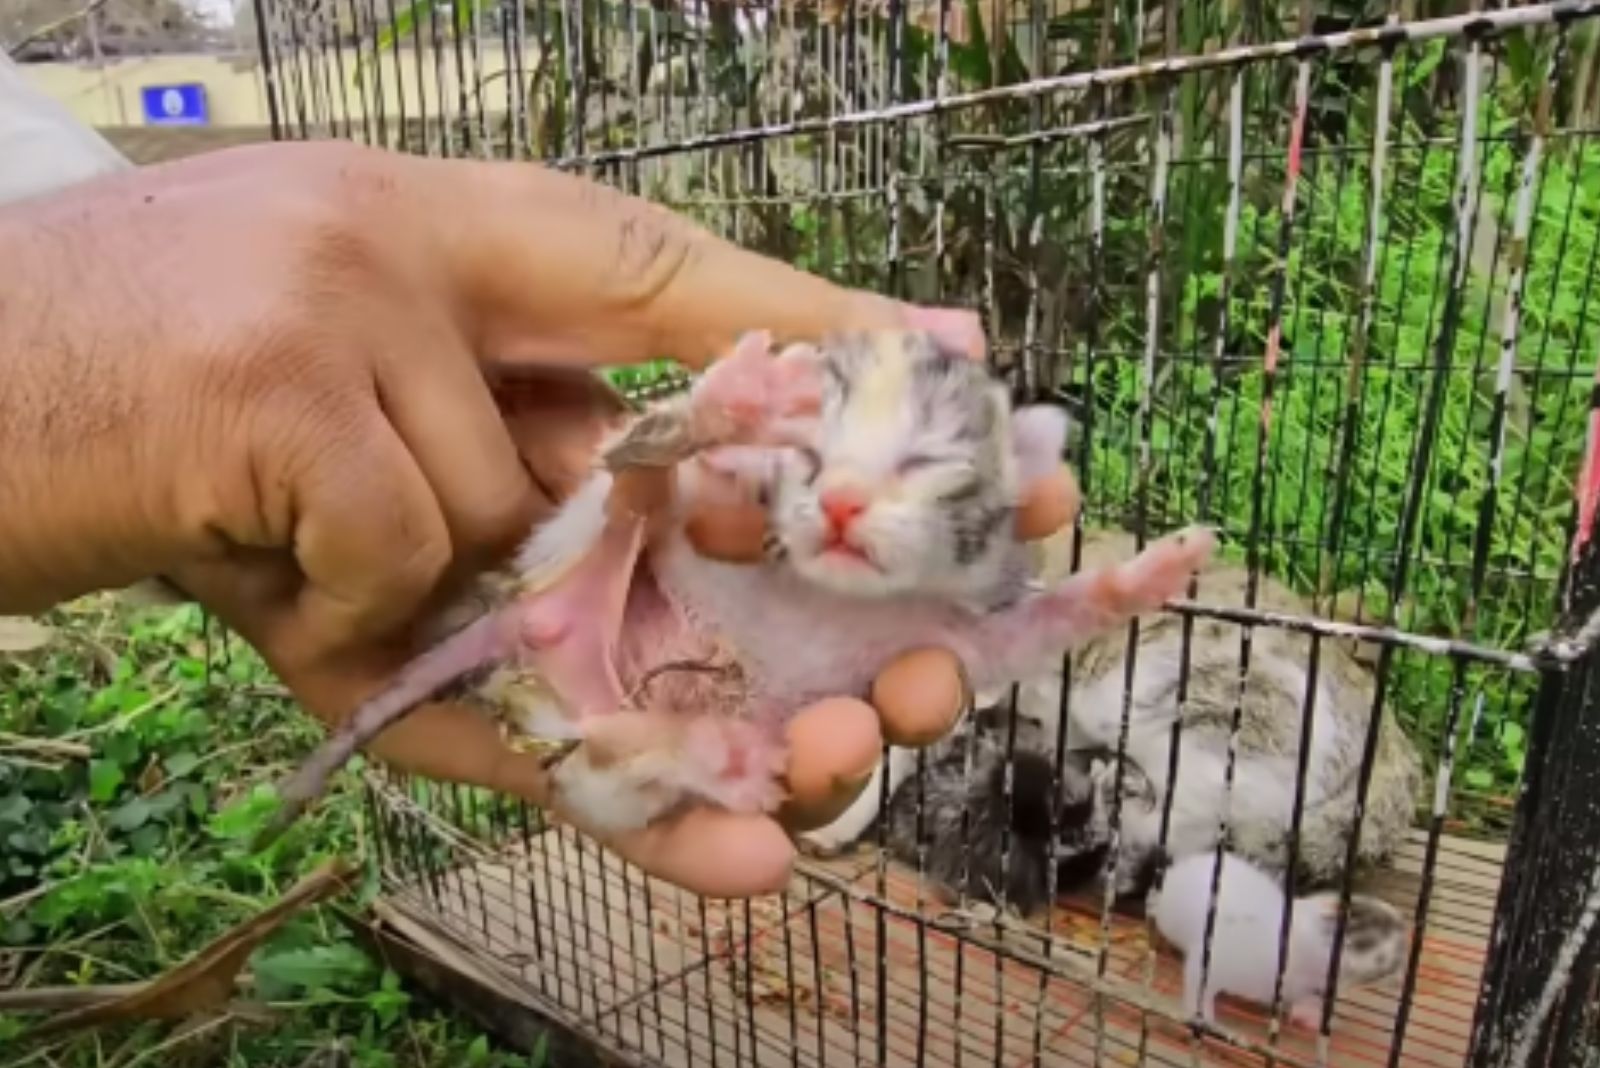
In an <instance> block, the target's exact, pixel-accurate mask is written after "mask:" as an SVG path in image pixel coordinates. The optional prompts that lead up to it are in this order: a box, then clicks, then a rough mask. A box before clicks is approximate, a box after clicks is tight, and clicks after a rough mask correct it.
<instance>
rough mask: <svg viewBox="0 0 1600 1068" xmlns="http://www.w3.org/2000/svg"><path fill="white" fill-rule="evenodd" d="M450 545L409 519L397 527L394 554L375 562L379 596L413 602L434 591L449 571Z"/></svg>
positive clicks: (444, 539) (446, 540) (445, 539)
mask: <svg viewBox="0 0 1600 1068" xmlns="http://www.w3.org/2000/svg"><path fill="white" fill-rule="evenodd" d="M450 561H451V552H450V543H449V540H448V539H447V538H444V537H442V536H440V535H439V533H437V532H435V531H431V530H420V529H418V527H417V526H416V524H415V523H414V522H412V521H410V520H407V519H402V520H401V521H400V522H399V523H397V524H396V529H395V544H394V549H393V553H392V555H391V556H390V557H389V558H388V559H385V560H382V561H374V562H373V563H374V574H375V575H376V576H377V589H376V591H375V593H376V595H377V596H381V597H383V598H384V599H386V600H394V601H397V602H399V601H405V602H411V601H416V600H421V599H423V598H425V597H426V596H428V594H430V593H432V592H433V589H434V587H435V586H436V585H438V583H439V580H440V578H442V577H443V575H444V573H445V571H446V570H447V569H448V568H449V566H450Z"/></svg>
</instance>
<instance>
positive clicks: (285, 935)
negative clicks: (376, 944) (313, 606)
mask: <svg viewBox="0 0 1600 1068" xmlns="http://www.w3.org/2000/svg"><path fill="white" fill-rule="evenodd" d="M47 622H48V623H49V624H50V626H51V627H52V628H53V635H51V636H50V641H49V643H48V644H46V645H43V646H42V647H39V648H35V649H32V650H31V651H28V652H25V653H17V654H14V655H12V656H8V657H4V658H0V977H4V978H5V979H6V982H5V983H0V986H9V987H11V988H16V989H22V988H27V987H33V986H49V985H79V984H103V983H123V982H131V981H136V980H141V979H147V978H151V977H154V976H155V975H156V974H158V973H159V972H160V971H162V970H163V969H165V968H167V967H170V966H171V965H173V964H174V963H176V962H177V961H179V960H181V959H183V958H185V957H187V956H188V955H190V954H192V953H193V952H195V951H196V950H197V949H199V948H200V946H202V945H203V944H204V943H205V942H206V941H207V940H209V939H210V938H213V937H215V936H216V935H218V934H220V933H221V932H222V931H223V930H225V929H227V928H228V927H229V926H231V925H232V924H235V923H237V922H239V921H241V920H243V919H245V918H247V917H249V916H251V915H253V914H254V913H255V912H257V911H259V910H260V909H261V908H262V907H263V906H264V905H265V904H266V903H268V902H270V901H271V900H272V899H273V898H275V897H276V896H277V895H278V894H280V893H281V892H282V891H283V890H285V889H286V888H287V887H288V886H289V885H290V884H291V883H292V882H293V881H294V880H295V879H296V878H298V877H299V876H300V875H301V874H303V873H304V872H305V871H307V870H309V868H310V867H312V866H313V865H315V864H316V863H317V862H318V860H320V859H321V858H324V857H326V856H328V855H330V854H333V853H339V854H342V855H346V856H359V855H361V853H362V851H363V849H364V834H365V830H364V826H363V820H362V816H361V811H360V806H359V803H358V799H357V796H356V795H355V794H354V793H353V792H352V791H350V789H349V785H350V783H351V782H352V778H353V772H354V771H356V770H358V767H359V761H358V762H357V767H352V768H351V769H349V770H347V771H346V772H345V773H344V774H342V775H341V776H340V784H339V786H338V787H337V788H336V789H335V790H333V791H332V792H331V793H330V795H329V797H328V798H327V799H326V800H325V802H324V803H323V804H322V805H321V806H319V807H318V808H317V809H316V810H315V811H313V812H312V813H310V814H308V815H307V816H306V817H305V818H304V820H303V821H302V822H301V823H299V824H297V825H296V826H295V827H293V828H291V829H290V831H289V832H288V833H287V834H286V835H285V837H284V838H283V839H282V840H280V841H279V842H278V843H276V844H274V845H273V846H272V847H271V848H270V849H268V850H267V851H265V852H264V853H262V854H259V855H256V854H251V853H249V852H247V851H246V843H247V842H248V841H249V838H250V837H251V835H252V834H253V832H254V831H255V830H256V829H258V828H259V826H260V825H261V823H262V821H263V820H264V818H265V817H266V816H267V815H268V814H269V813H270V811H271V800H272V799H271V797H270V795H269V794H268V793H267V788H268V787H269V786H270V784H271V783H272V782H273V781H275V780H276V778H277V777H279V776H281V775H282V774H284V773H285V772H286V771H287V770H288V769H289V768H290V767H291V766H292V765H293V764H294V763H296V762H298V760H299V759H301V758H302V757H303V756H304V755H305V753H306V752H307V751H308V749H309V747H310V746H311V745H313V744H314V743H315V740H316V739H317V737H318V734H319V728H317V727H316V726H315V725H314V724H313V722H312V721H311V719H310V718H309V717H307V716H306V715H304V714H303V713H302V712H300V711H299V710H298V709H297V707H296V706H295V705H294V703H293V702H292V701H291V700H290V699H289V698H288V696H287V695H286V694H285V693H284V692H283V691H282V689H281V688H280V687H278V686H277V685H276V684H275V683H274V682H273V680H272V678H271V676H270V674H269V673H268V672H267V671H266V669H265V667H264V666H263V665H262V663H261V662H260V660H259V658H258V657H256V656H255V654H254V653H253V652H252V651H251V650H250V649H249V648H248V647H247V646H245V645H244V644H243V643H242V642H240V641H239V640H238V639H235V638H231V637H228V636H225V635H224V634H222V633H221V632H220V629H219V628H216V627H214V626H213V627H211V628H206V627H204V626H203V621H202V618H201V615H200V613H199V612H198V610H197V609H195V608H194V607H192V606H185V607H181V608H176V609H149V610H138V611H133V610H129V609H127V608H126V607H125V606H122V605H120V604H119V603H118V602H116V601H114V600H112V599H109V598H92V599H89V600H87V601H84V602H80V603H77V604H73V605H68V606H65V607H64V608H62V609H60V610H58V611H56V612H54V613H52V614H51V616H50V617H49V618H48V620H47ZM14 644H15V643H13V645H14ZM34 644H37V643H36V642H35V643H34ZM367 892H370V888H366V889H364V890H363V891H362V892H361V893H362V894H364V893H367ZM360 896H361V895H360V894H358V895H357V897H356V898H355V899H352V900H348V901H346V902H345V904H347V905H355V904H359V902H360ZM247 970H248V971H249V973H250V975H251V983H252V985H251V989H250V990H249V991H247V992H246V994H247V996H249V997H252V998H255V999H259V1000H264V1001H266V1002H268V1003H269V1005H270V1006H271V1007H272V1008H273V1009H275V1010H277V1011H278V1012H279V1013H281V1014H282V1015H280V1016H279V1017H278V1018H277V1019H275V1020H273V1021H272V1022H271V1023H267V1024H261V1023H254V1022H251V1021H250V1020H248V1019H243V1018H237V1019H228V1020H224V1021H222V1022H221V1023H220V1024H215V1025H211V1026H207V1027H202V1028H197V1029H196V1031H195V1032H194V1033H192V1034H191V1035H189V1036H188V1037H186V1038H180V1037H176V1036H175V1035H174V1032H173V1031H172V1029H171V1028H170V1027H167V1026H163V1025H144V1026H138V1027H132V1028H119V1029H116V1030H112V1031H108V1032H106V1033H104V1034H101V1035H98V1036H87V1037H83V1038H80V1039H76V1040H72V1041H69V1042H68V1043H66V1044H65V1045H64V1046H57V1047H54V1048H51V1050H50V1058H51V1059H50V1060H48V1061H40V1062H38V1063H41V1064H57V1065H63V1066H65V1065H90V1064H94V1065H118V1066H123V1068H131V1066H133V1065H135V1064H147V1063H149V1060H150V1057H151V1056H152V1055H153V1054H152V1051H164V1050H167V1049H169V1048H170V1049H171V1050H172V1055H176V1056H189V1057H192V1058H195V1060H194V1063H204V1064H208V1065H228V1066H241V1068H242V1066H245V1065H248V1066H250V1068H265V1066H277V1065H282V1066H285V1068H293V1066H298V1065H301V1064H304V1063H307V1062H308V1058H311V1056H312V1055H313V1054H316V1053H317V1052H318V1051H325V1052H326V1051H332V1050H333V1049H335V1048H336V1047H338V1048H342V1049H343V1051H344V1054H345V1055H346V1056H347V1057H348V1061H347V1062H346V1063H351V1064H356V1065H363V1066H372V1068H378V1066H388V1065H408V1066H410V1065H419V1066H420V1065H439V1066H441V1068H443V1066H445V1065H451V1066H453V1065H456V1064H462V1063H466V1064H475V1065H485V1066H491V1068H512V1066H515V1065H522V1066H526V1065H530V1064H538V1063H540V1059H539V1058H532V1059H530V1058H526V1057H521V1056H516V1055H512V1054H510V1053H507V1052H505V1051H501V1050H495V1049H492V1048H491V1047H490V1045H489V1043H488V1041H487V1039H485V1038H484V1036H482V1035H481V1034H478V1033H477V1032H476V1030H475V1029H473V1028H471V1027H470V1026H467V1025H465V1024H463V1023H462V1022H460V1021H458V1020H456V1019H454V1018H453V1017H452V1016H451V1015H450V1014H448V1013H442V1012H440V1011H438V1010H437V1009H436V1008H434V1007H433V1006H431V1005H429V1004H427V1003H426V1002H423V1001H419V1000H418V999H416V998H415V997H414V996H413V995H412V994H411V993H410V992H409V991H408V990H406V989H405V988H404V987H403V986H402V985H401V984H400V982H399V979H398V977H397V976H395V975H393V974H392V973H389V972H387V971H386V970H385V969H384V968H382V967H381V966H380V965H379V964H378V963H377V962H376V961H374V960H373V959H371V958H369V957H368V956H367V955H366V954H365V953H364V952H363V951H362V950H361V949H359V948H358V946H357V945H356V943H355V942H353V941H352V940H351V937H350V935H349V934H348V933H347V930H346V928H345V927H344V926H343V925H341V924H340V923H339V922H338V921H337V920H335V919H334V918H333V917H332V916H331V915H330V914H329V913H328V911H327V909H326V908H318V909H312V910H310V911H308V912H306V913H304V914H302V915H300V916H298V917H296V918H294V919H292V920H290V921H289V922H288V923H287V924H286V925H285V926H284V927H283V928H282V929H280V930H279V931H278V932H277V933H276V934H275V935H274V936H272V937H271V938H270V939H269V940H268V942H267V943H266V944H265V945H264V946H263V947H262V948H261V949H260V950H259V951H258V952H257V953H256V954H255V955H254V956H253V958H252V959H251V961H250V963H249V965H248V967H247ZM23 1023H24V1020H23V1019H22V1018H20V1017H13V1016H0V1045H9V1043H10V1042H11V1041H13V1040H15V1039H16V1038H17V1037H18V1035H19V1034H20V1032H21V1030H22V1025H23ZM168 1044H170V1046H169V1045H168Z"/></svg>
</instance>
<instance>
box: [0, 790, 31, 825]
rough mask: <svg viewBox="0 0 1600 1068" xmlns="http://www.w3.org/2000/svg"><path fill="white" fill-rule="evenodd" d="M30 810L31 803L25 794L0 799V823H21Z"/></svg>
mask: <svg viewBox="0 0 1600 1068" xmlns="http://www.w3.org/2000/svg"><path fill="white" fill-rule="evenodd" d="M32 809H33V801H32V800H30V799H29V798H28V796H27V795H26V794H7V795H6V796H4V797H0V823H21V822H22V820H23V818H24V817H25V816H27V814H28V813H29V811H31V810H32Z"/></svg>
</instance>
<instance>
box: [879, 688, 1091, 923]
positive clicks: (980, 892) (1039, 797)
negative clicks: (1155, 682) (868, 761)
mask: <svg viewBox="0 0 1600 1068" xmlns="http://www.w3.org/2000/svg"><path fill="white" fill-rule="evenodd" d="M1008 718H1009V717H1008V716H1007V712H1006V710H1005V709H1004V708H983V709H979V710H977V711H975V712H974V713H973V714H972V716H971V720H970V723H969V724H968V729H967V730H957V731H954V732H952V733H951V734H949V735H947V736H946V737H944V738H941V739H940V740H939V741H937V742H935V743H934V744H932V745H930V746H928V747H927V749H926V750H924V751H923V768H924V769H925V770H924V773H923V774H922V776H921V777H920V779H917V778H912V779H910V780H909V781H907V782H905V784H904V785H903V786H902V787H901V788H900V789H898V790H896V791H895V793H894V795H893V797H892V798H891V799H890V802H889V810H888V821H887V822H888V827H887V831H888V833H887V836H886V846H887V848H888V850H889V852H890V853H891V854H892V855H894V856H895V857H897V858H898V859H900V860H901V861H902V862H904V863H906V864H908V865H913V866H917V865H920V866H921V871H922V872H923V874H925V875H926V876H927V877H928V878H929V879H930V880H931V881H932V883H933V887H934V892H935V893H936V894H938V895H939V896H941V897H944V898H947V899H949V900H951V901H954V900H956V899H957V898H958V897H959V896H961V895H965V896H967V897H973V898H978V899H981V900H985V901H989V902H992V903H994V904H997V905H999V904H1004V905H1005V906H1007V907H1010V908H1014V909H1016V910H1017V911H1018V912H1020V913H1022V914H1023V915H1028V914H1029V913H1032V912H1034V911H1035V910H1037V909H1039V908H1040V907H1042V906H1044V905H1046V904H1048V903H1049V902H1050V899H1051V897H1052V890H1054V892H1055V893H1064V892H1067V891H1070V890H1072V889H1073V888H1075V887H1077V886H1079V885H1081V884H1082V883H1084V882H1085V881H1087V880H1089V879H1092V878H1093V877H1094V875H1095V873H1096V871H1098V870H1099V868H1100V866H1101V865H1102V864H1103V863H1104V861H1105V853H1106V845H1107V842H1106V840H1105V839H1104V838H1103V837H1102V838H1100V839H1099V840H1092V839H1091V838H1090V837H1089V836H1090V835H1091V834H1092V833H1094V831H1093V827H1092V819H1091V817H1092V808H1093V804H1094V800H1093V796H1092V794H1093V790H1094V781H1093V779H1092V778H1091V777H1090V760H1089V757H1088V755H1087V754H1084V753H1078V752H1072V751H1068V752H1067V753H1066V754H1065V756H1064V760H1063V764H1062V767H1061V770H1060V773H1059V781H1057V772H1056V769H1055V762H1054V755H1055V743H1056V739H1055V738H1054V737H1053V736H1051V735H1048V734H1047V733H1046V732H1045V730H1044V728H1043V727H1042V726H1041V725H1040V724H1039V723H1038V722H1037V721H1035V720H1030V719H1021V718H1019V719H1018V721H1017V724H1016V736H1015V738H1014V739H1012V738H1011V736H1010V734H1011V732H1010V731H1009V729H1008V726H1007V721H1008ZM1013 742H1014V748H1013V749H1012V751H1011V758H1010V760H1007V756H1006V754H1007V748H1008V746H1009V745H1011V744H1012V743H1013ZM891 759H901V760H904V762H905V765H906V766H907V767H908V768H909V769H910V770H911V771H914V770H915V768H916V760H917V756H916V753H915V752H914V751H911V750H904V749H895V750H893V751H892V752H891ZM1008 772H1009V778H1010V786H1009V795H1008V787H1007V782H1006V780H1007V777H1008ZM875 789H877V787H876V786H875V785H874V786H869V787H868V790H875ZM873 800H874V801H876V800H877V797H876V795H874V798H873ZM877 833H879V832H878V830H877V821H874V825H873V827H872V828H869V830H868V833H867V835H866V836H865V837H867V838H869V839H871V838H873V837H875V836H876V834H877ZM1052 837H1054V838H1055V839H1056V850H1055V854H1054V857H1055V859H1052V853H1051V849H1050V843H1051V838H1052ZM1052 867H1054V869H1055V870H1054V872H1053V873H1052V871H1051V868H1052ZM1052 874H1053V876H1054V878H1053V880H1052Z"/></svg>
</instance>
